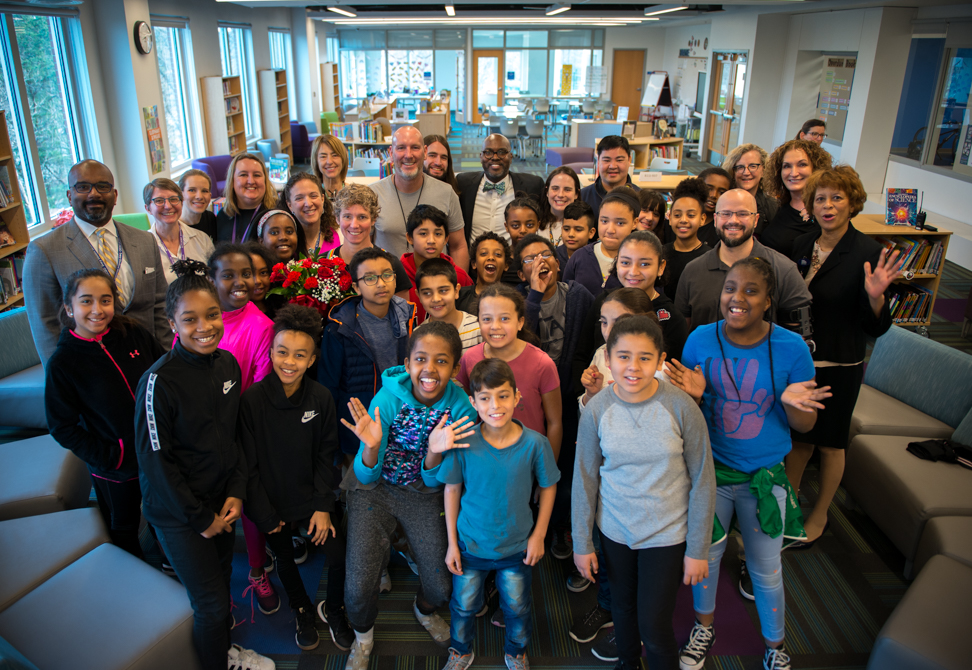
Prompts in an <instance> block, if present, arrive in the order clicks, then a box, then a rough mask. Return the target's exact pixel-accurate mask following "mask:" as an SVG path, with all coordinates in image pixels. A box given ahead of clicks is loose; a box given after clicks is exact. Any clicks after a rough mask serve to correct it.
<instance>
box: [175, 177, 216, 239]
mask: <svg viewBox="0 0 972 670" xmlns="http://www.w3.org/2000/svg"><path fill="white" fill-rule="evenodd" d="M179 188H180V189H182V197H183V200H182V216H180V217H179V220H180V221H182V222H183V223H185V224H186V225H189V226H192V227H193V228H196V229H197V230H201V231H203V232H204V233H206V234H207V235H209V239H210V240H215V239H216V215H215V214H213V213H212V212H211V211H210V209H209V204H210V203H211V202H212V201H213V182H212V181H211V180H210V179H209V175H208V174H206V173H205V172H203V171H202V170H195V169H193V170H186V171H185V172H183V173H182V175H181V176H180V177H179Z"/></svg>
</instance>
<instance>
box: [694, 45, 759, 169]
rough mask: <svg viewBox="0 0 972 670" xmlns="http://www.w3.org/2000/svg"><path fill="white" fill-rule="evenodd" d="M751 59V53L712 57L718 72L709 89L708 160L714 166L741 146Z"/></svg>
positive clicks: (726, 53)
mask: <svg viewBox="0 0 972 670" xmlns="http://www.w3.org/2000/svg"><path fill="white" fill-rule="evenodd" d="M748 60H749V54H748V52H745V53H733V52H713V54H712V63H713V65H714V67H713V70H714V72H713V74H712V83H711V88H710V90H709V111H708V114H707V116H708V119H707V126H706V133H705V136H706V147H707V151H706V157H705V160H707V161H708V162H710V163H712V164H713V165H719V164H721V163H722V159H723V158H725V155H726V154H727V153H729V150H730V149H732V148H734V147H735V146H736V145H738V144H739V125H740V121H741V120H742V107H743V94H744V93H745V91H746V69H747V65H748Z"/></svg>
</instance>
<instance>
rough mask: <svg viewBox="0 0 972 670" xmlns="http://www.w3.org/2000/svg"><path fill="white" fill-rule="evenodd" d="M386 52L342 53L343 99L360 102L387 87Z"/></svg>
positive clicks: (354, 51)
mask: <svg viewBox="0 0 972 670" xmlns="http://www.w3.org/2000/svg"><path fill="white" fill-rule="evenodd" d="M387 81H388V78H387V72H386V68H385V52H384V51H358V50H350V51H342V52H341V98H352V99H355V100H359V99H361V98H364V97H367V96H369V95H374V94H375V93H380V92H383V91H384V90H385V88H386V86H387V84H386V82H387Z"/></svg>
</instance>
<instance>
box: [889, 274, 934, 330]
mask: <svg viewBox="0 0 972 670" xmlns="http://www.w3.org/2000/svg"><path fill="white" fill-rule="evenodd" d="M888 292H889V293H890V296H891V297H890V300H889V301H888V310H889V311H890V312H891V320H892V321H893V322H894V323H897V324H919V323H925V322H927V321H928V320H929V319H930V318H931V314H930V309H931V303H932V298H933V297H934V296H933V294H932V292H931V289H927V288H925V287H924V286H920V285H919V284H911V283H908V284H892V285H891V286H890V287H888Z"/></svg>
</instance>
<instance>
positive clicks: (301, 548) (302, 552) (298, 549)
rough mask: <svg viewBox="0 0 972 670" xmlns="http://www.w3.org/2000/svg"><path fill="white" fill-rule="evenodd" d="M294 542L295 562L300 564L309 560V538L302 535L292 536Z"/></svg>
mask: <svg viewBox="0 0 972 670" xmlns="http://www.w3.org/2000/svg"><path fill="white" fill-rule="evenodd" d="M290 539H291V541H293V543H294V563H296V564H297V565H300V564H301V563H303V562H304V561H306V560H307V540H305V539H304V538H302V537H301V536H300V535H294V536H293V537H292V538H290Z"/></svg>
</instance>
